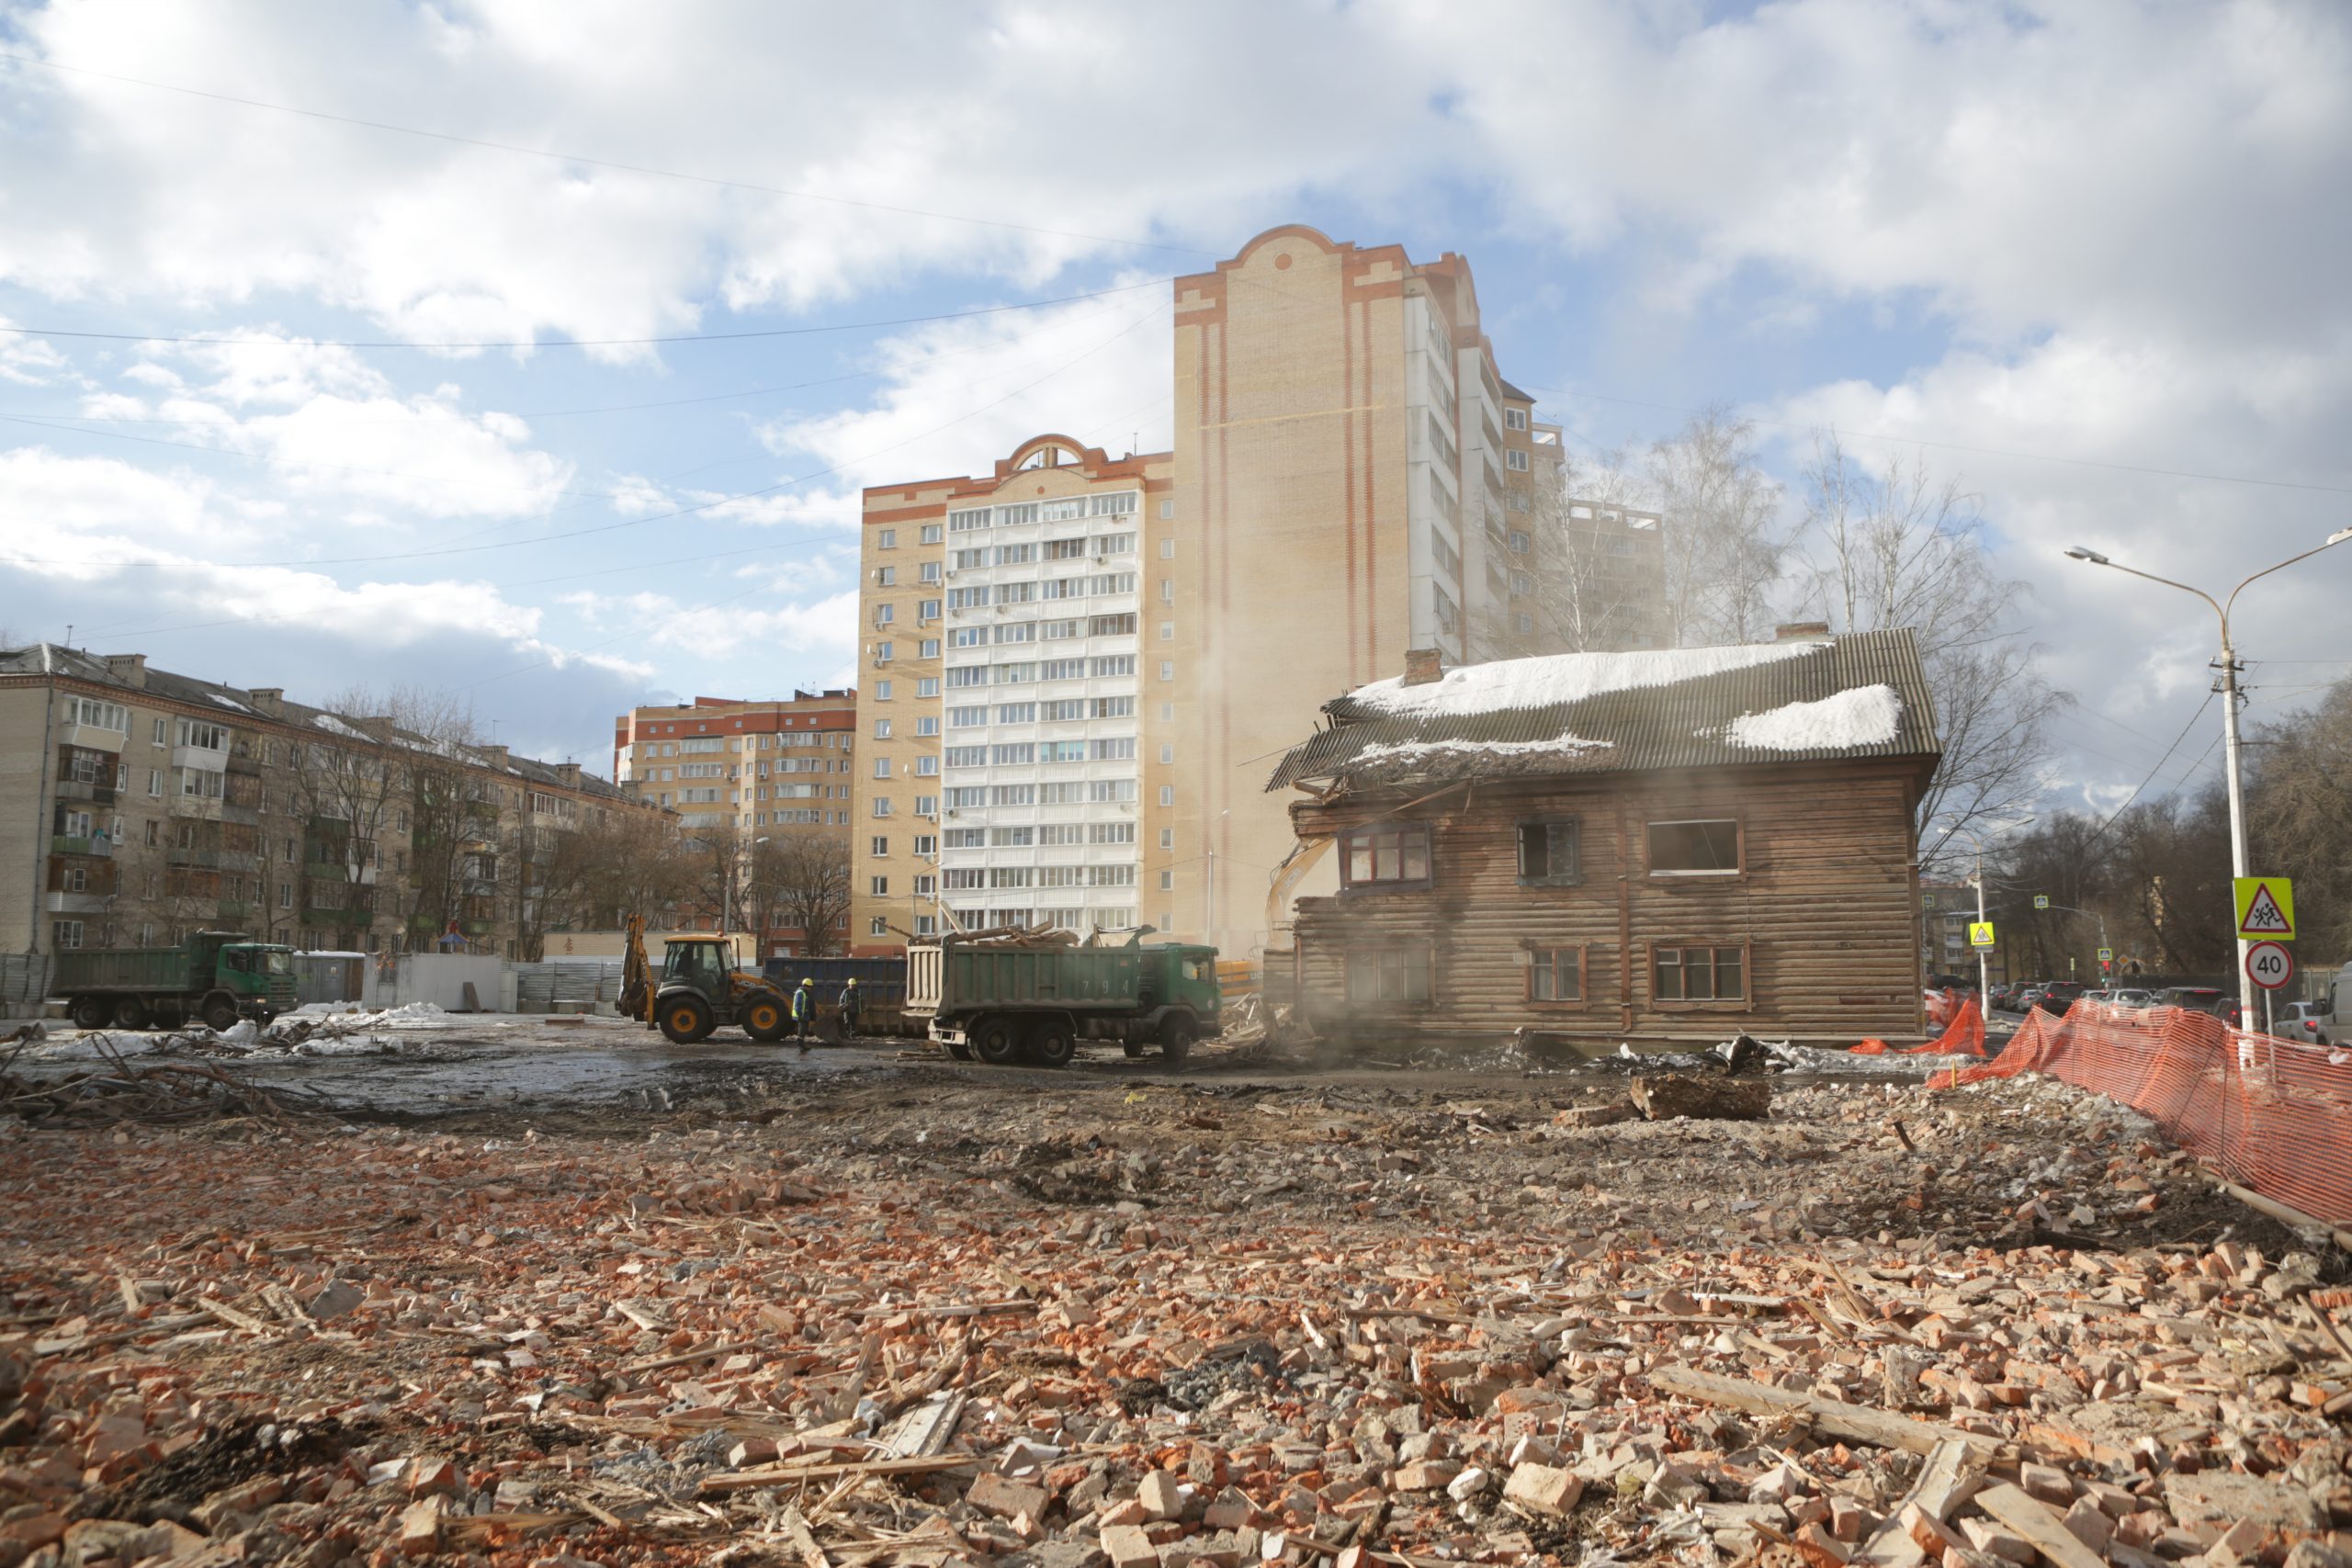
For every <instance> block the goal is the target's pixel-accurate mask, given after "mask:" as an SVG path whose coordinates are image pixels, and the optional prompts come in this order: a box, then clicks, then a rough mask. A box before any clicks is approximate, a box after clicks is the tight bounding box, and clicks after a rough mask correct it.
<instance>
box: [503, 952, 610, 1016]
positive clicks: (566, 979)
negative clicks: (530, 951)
mask: <svg viewBox="0 0 2352 1568" xmlns="http://www.w3.org/2000/svg"><path fill="white" fill-rule="evenodd" d="M624 967H625V965H624V964H623V963H622V961H621V960H619V959H617V958H615V959H597V960H593V961H582V960H579V959H572V960H569V961H565V962H561V963H548V964H516V965H515V1011H517V1012H593V1011H595V1010H597V1009H598V1007H599V1006H600V1005H601V1006H602V1007H603V1008H605V1010H616V1009H617V1008H618V1007H619V1005H620V998H621V972H622V970H623V968H624Z"/></svg>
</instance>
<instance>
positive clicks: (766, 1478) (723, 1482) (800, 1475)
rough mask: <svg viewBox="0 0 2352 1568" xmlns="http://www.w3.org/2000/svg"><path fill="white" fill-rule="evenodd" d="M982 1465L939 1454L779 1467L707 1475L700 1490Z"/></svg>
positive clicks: (711, 1493) (973, 1457)
mask: <svg viewBox="0 0 2352 1568" xmlns="http://www.w3.org/2000/svg"><path fill="white" fill-rule="evenodd" d="M979 1462H980V1456H979V1455H978V1454H936V1455H915V1456H911V1457H909V1458H906V1459H865V1460H855V1461H849V1462H847V1463H840V1464H777V1465H768V1466H765V1467H763V1468H762V1469H759V1470H727V1471H721V1472H719V1473H718V1474H717V1475H706V1476H704V1477H703V1480H702V1485H701V1487H700V1488H699V1490H700V1491H701V1493H702V1495H704V1496H706V1497H717V1496H722V1495H725V1494H727V1493H729V1492H748V1491H750V1490H752V1488H753V1487H756V1486H789V1485H791V1484H792V1483H794V1482H796V1481H833V1480H838V1479H839V1478H841V1477H842V1476H844V1475H931V1474H935V1473H937V1472H940V1471H943V1470H968V1469H971V1468H972V1467H974V1466H976V1465H978V1463H979Z"/></svg>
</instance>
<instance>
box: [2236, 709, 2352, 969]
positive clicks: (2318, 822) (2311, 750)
mask: <svg viewBox="0 0 2352 1568" xmlns="http://www.w3.org/2000/svg"><path fill="white" fill-rule="evenodd" d="M2253 741H2254V744H2253V745H2252V746H2251V747H2250V748H2249V750H2250V751H2251V753H2252V755H2253V758H2254V766H2253V769H2252V776H2251V778H2250V779H2249V780H2248V787H2247V829H2248V836H2249V838H2250V839H2251V840H2252V842H2253V848H2254V852H2255V860H2256V863H2257V864H2259V865H2261V866H2263V867H2265V868H2272V867H2275V868H2277V869H2278V871H2279V872H2280V873H2281V874H2285V875H2288V876H2290V877H2292V878H2293V879H2294V882H2295V919H2296V920H2297V922H2298V924H2299V926H2300V928H2301V934H2302V937H2303V944H2304V948H2305V951H2307V952H2313V951H2318V952H2325V953H2344V952H2346V951H2352V680H2344V681H2338V682H2335V685H2333V686H2331V687H2329V688H2328V690H2327V692H2326V694H2324V696H2322V697H2321V698H2320V700H2319V701H2318V702H2317V703H2315V704H2314V705H2312V707H2310V708H2309V709H2307V710H2305V711H2303V712H2301V713H2297V714H2294V715H2291V716H2289V717H2287V718H2285V719H2282V720H2280V721H2279V722H2278V723H2275V724H2266V725H2263V726H2260V727H2259V728H2256V731H2255V733H2254V736H2253Z"/></svg>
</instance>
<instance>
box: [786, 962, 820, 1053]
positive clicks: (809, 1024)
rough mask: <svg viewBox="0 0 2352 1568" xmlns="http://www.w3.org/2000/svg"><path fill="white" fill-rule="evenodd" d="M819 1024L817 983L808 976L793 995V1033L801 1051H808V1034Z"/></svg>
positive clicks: (804, 977) (802, 978) (803, 978)
mask: <svg viewBox="0 0 2352 1568" xmlns="http://www.w3.org/2000/svg"><path fill="white" fill-rule="evenodd" d="M816 1024H817V982H816V981H814V980H811V979H809V977H808V976H805V975H804V976H801V977H800V984H799V985H798V986H797V987H795V988H794V990H793V993H792V1032H793V1033H794V1034H795V1035H797V1037H798V1038H799V1041H800V1049H801V1050H802V1051H804V1052H805V1051H807V1050H808V1049H809V1031H810V1030H812V1029H814V1028H815V1027H816Z"/></svg>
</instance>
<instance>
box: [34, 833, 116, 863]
mask: <svg viewBox="0 0 2352 1568" xmlns="http://www.w3.org/2000/svg"><path fill="white" fill-rule="evenodd" d="M49 852H50V853H51V854H53V855H96V856H98V857H100V858H101V859H103V858H105V857H106V856H107V855H111V854H113V853H114V842H113V840H110V839H108V838H107V836H106V835H105V834H104V833H51V835H50V836H49Z"/></svg>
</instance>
